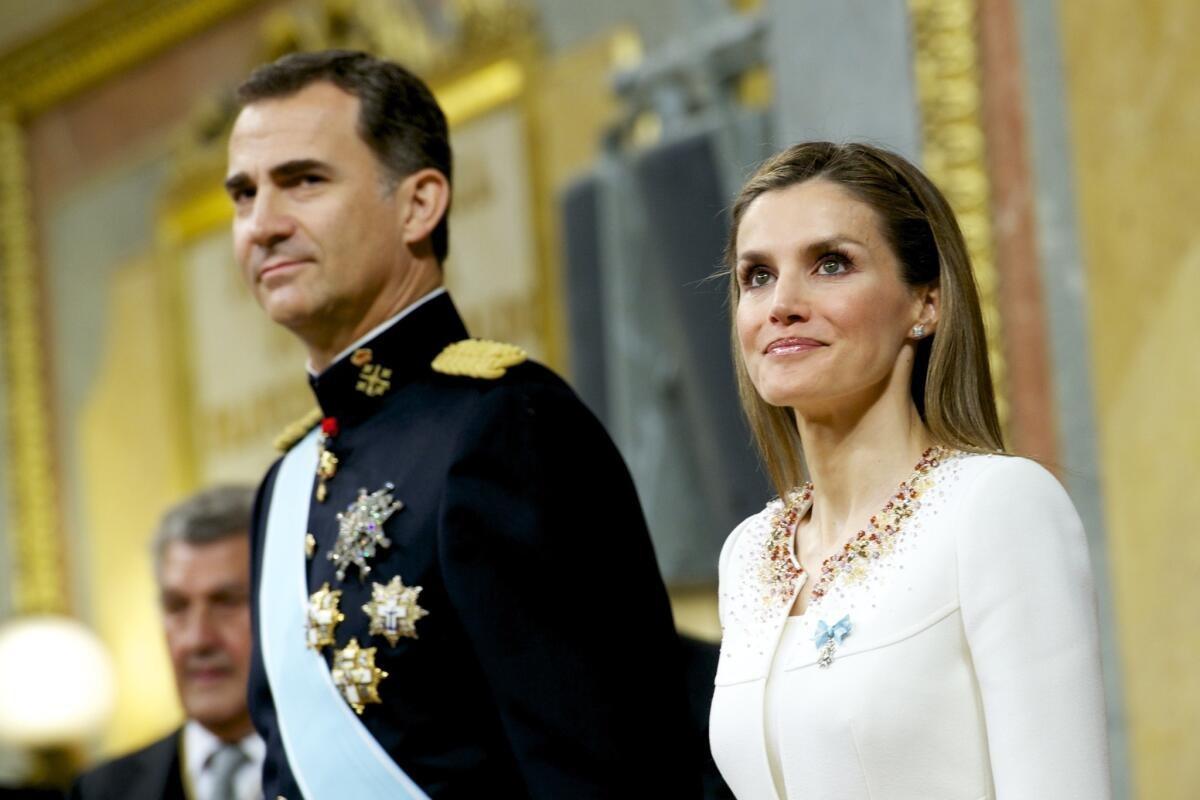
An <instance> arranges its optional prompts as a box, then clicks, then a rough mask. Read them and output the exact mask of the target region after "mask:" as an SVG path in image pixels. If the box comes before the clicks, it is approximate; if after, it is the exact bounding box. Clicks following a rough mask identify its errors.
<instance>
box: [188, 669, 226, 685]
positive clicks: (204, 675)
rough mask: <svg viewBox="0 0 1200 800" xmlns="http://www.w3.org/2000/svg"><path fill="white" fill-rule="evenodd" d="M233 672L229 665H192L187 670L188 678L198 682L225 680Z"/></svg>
mask: <svg viewBox="0 0 1200 800" xmlns="http://www.w3.org/2000/svg"><path fill="white" fill-rule="evenodd" d="M232 672H233V670H231V669H230V668H229V667H228V666H217V665H213V666H208V667H190V668H189V669H188V670H187V672H186V673H185V674H186V675H187V678H188V680H190V681H194V682H196V683H208V682H210V681H219V680H224V679H225V678H227V677H229V675H230V674H231V673H232Z"/></svg>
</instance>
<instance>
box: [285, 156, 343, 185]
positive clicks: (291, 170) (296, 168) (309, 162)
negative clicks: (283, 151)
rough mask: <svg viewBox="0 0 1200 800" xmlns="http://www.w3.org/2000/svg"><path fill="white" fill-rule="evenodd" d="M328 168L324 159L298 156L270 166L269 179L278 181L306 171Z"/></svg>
mask: <svg viewBox="0 0 1200 800" xmlns="http://www.w3.org/2000/svg"><path fill="white" fill-rule="evenodd" d="M328 170H329V165H328V164H326V163H325V162H324V161H318V160H317V159H315V158H298V159H295V160H293V161H285V162H283V163H282V164H279V165H277V166H274V167H271V180H273V181H275V182H277V183H278V182H279V181H281V180H286V179H288V178H294V177H296V176H297V175H303V174H304V173H306V172H327V171H328Z"/></svg>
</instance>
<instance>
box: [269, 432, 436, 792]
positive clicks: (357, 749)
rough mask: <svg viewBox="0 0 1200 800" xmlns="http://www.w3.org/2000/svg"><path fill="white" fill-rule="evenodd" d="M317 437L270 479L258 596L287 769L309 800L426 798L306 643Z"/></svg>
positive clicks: (303, 443)
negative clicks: (307, 539) (307, 547)
mask: <svg viewBox="0 0 1200 800" xmlns="http://www.w3.org/2000/svg"><path fill="white" fill-rule="evenodd" d="M316 439H317V431H316V430H314V431H313V432H312V433H310V434H309V435H308V436H306V437H304V439H303V440H301V442H300V443H299V444H297V445H296V446H295V447H293V448H292V449H291V451H290V452H289V453H288V454H287V456H286V457H284V459H283V463H282V464H280V466H279V473H278V474H277V475H276V476H275V490H274V492H273V494H272V495H271V510H270V512H269V514H268V516H267V537H266V545H265V547H264V548H263V558H262V583H261V585H260V587H259V595H258V608H259V623H258V624H259V634H260V642H259V646H260V647H261V648H262V659H263V665H264V666H265V667H266V671H267V679H268V680H269V681H270V684H271V694H272V695H273V696H274V699H275V716H276V720H277V722H278V724H279V732H280V734H281V736H282V738H283V748H284V750H285V752H286V753H287V759H288V766H290V767H291V770H292V775H293V776H295V778H296V783H297V784H298V785H299V786H300V791H301V792H303V794H304V796H305V797H306V798H309V800H325V798H331V799H332V800H343V798H373V797H388V798H400V800H429V798H428V795H426V794H425V792H423V791H421V787H419V786H417V784H415V783H413V780H412V778H410V777H408V775H406V774H404V770H402V769H400V767H399V766H398V765H397V764H396V762H395V761H393V760H392V758H391V756H389V755H388V754H387V751H385V750H384V749H383V748H382V747H380V746H379V742H377V741H375V738H374V737H373V736H371V732H370V731H368V730H367V728H366V726H365V725H363V724H362V722H361V721H360V720H359V719H358V717H357V716H356V715H355V714H354V711H353V710H351V708H350V706H349V705H347V704H346V701H345V700H344V699H342V695H341V693H340V692H338V690H337V687H336V686H334V685H333V679H332V678H331V677H330V675H329V667H328V666H327V665H326V663H325V659H324V657H323V656H322V655H321V654H320V653H318V652H316V651H315V650H310V649H308V647H306V646H305V638H304V622H305V615H306V612H307V608H308V581H307V572H308V569H307V565H306V563H305V555H304V534H305V533H306V531H307V528H308V507H309V502H310V498H311V496H312V491H313V476H314V475H315V474H316V470H317V445H316Z"/></svg>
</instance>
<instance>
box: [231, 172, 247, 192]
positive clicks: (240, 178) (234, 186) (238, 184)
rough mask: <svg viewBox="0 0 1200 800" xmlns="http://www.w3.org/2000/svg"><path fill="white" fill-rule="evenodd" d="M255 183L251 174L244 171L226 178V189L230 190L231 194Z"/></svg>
mask: <svg viewBox="0 0 1200 800" xmlns="http://www.w3.org/2000/svg"><path fill="white" fill-rule="evenodd" d="M253 185H254V182H253V181H252V180H250V176H249V175H247V174H246V173H244V172H239V173H238V174H236V175H230V176H229V177H228V178H226V179H225V191H227V192H229V193H230V194H233V193H234V192H237V191H240V190H242V189H248V188H250V187H251V186H253Z"/></svg>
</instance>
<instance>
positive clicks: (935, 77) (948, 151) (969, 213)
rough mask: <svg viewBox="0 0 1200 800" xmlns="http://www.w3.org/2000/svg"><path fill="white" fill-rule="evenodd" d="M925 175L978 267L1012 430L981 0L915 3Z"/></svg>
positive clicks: (1004, 411)
mask: <svg viewBox="0 0 1200 800" xmlns="http://www.w3.org/2000/svg"><path fill="white" fill-rule="evenodd" d="M908 11H909V17H910V20H911V23H912V31H913V41H914V44H915V48H914V49H915V54H914V71H915V74H916V83H917V99H918V102H919V104H920V107H921V130H922V134H923V143H924V144H923V150H924V152H923V156H924V166H925V171H926V172H927V173H928V174H929V177H930V178H932V179H933V181H934V182H935V183H936V184H937V185H938V186H939V187H940V188H941V189H942V191H943V192H945V194H946V199H947V200H949V202H950V206H951V207H952V208H953V209H954V213H955V214H956V215H957V216H958V223H959V225H960V227H961V228H962V232H963V237H964V238H965V239H966V243H967V251H968V252H969V253H970V256H971V263H972V264H973V265H974V267H975V280H976V282H977V283H978V285H979V300H980V304H981V305H982V307H983V322H984V325H985V327H986V329H987V345H988V361H989V362H990V363H991V367H992V380H993V382H994V383H995V385H996V406H997V411H998V412H999V414H1000V424H1001V426H1002V427H1003V428H1004V429H1006V430H1007V428H1008V418H1009V408H1008V396H1007V386H1006V384H1007V380H1006V376H1007V369H1006V365H1005V361H1004V350H1003V347H1002V339H1001V333H1002V331H1001V327H1000V325H1001V320H1000V300H999V290H998V285H997V284H998V275H997V272H996V257H995V251H994V248H993V239H992V209H991V192H990V186H989V179H988V173H987V162H986V152H985V147H986V140H985V136H984V130H983V118H982V112H981V105H980V104H981V101H980V98H981V96H982V90H981V82H980V71H979V47H978V43H977V41H976V36H975V32H976V0H909V2H908Z"/></svg>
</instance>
